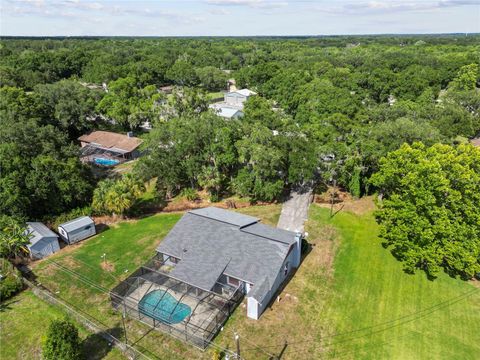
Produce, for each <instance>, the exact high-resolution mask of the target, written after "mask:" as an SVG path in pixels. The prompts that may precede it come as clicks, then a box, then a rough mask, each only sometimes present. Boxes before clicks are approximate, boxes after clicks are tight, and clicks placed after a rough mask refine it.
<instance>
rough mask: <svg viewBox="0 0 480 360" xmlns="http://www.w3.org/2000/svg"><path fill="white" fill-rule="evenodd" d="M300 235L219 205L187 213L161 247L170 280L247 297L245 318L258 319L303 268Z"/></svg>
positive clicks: (159, 250) (210, 290)
mask: <svg viewBox="0 0 480 360" xmlns="http://www.w3.org/2000/svg"><path fill="white" fill-rule="evenodd" d="M301 241H302V236H301V234H300V233H294V232H291V231H286V230H282V229H278V228H275V227H271V226H267V225H264V224H261V223H260V222H259V219H258V218H255V217H252V216H248V215H243V214H239V213H236V212H233V211H228V210H223V209H219V208H215V207H210V208H205V209H198V210H192V211H189V212H187V213H186V214H185V215H184V216H183V217H182V218H181V219H180V220H179V221H178V222H177V224H176V225H175V226H174V227H173V229H172V230H171V231H170V233H169V234H168V235H167V236H166V238H165V239H164V240H163V241H162V242H161V244H160V245H159V246H158V247H157V252H158V255H159V257H160V258H161V259H162V260H163V261H165V262H168V264H169V265H170V266H171V267H172V270H171V271H170V272H169V276H170V277H172V278H174V279H176V280H178V281H181V282H183V283H186V284H188V285H191V286H193V287H195V288H198V289H201V290H203V291H206V292H213V291H215V286H216V284H218V283H226V284H228V285H231V286H234V287H237V288H239V289H241V291H242V292H243V293H244V294H245V296H246V297H247V316H248V317H249V318H252V319H258V318H259V317H260V315H261V314H262V313H263V311H264V310H265V308H266V307H267V305H268V304H269V303H270V301H271V300H272V298H273V297H274V295H275V294H276V293H277V291H278V289H279V288H280V286H281V285H282V284H283V282H284V281H285V280H286V279H287V278H288V275H289V274H290V272H291V271H292V269H295V268H297V267H298V266H299V265H300V257H301Z"/></svg>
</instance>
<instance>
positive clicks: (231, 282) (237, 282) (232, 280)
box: [227, 276, 240, 286]
mask: <svg viewBox="0 0 480 360" xmlns="http://www.w3.org/2000/svg"><path fill="white" fill-rule="evenodd" d="M227 282H228V284H229V285H232V286H238V285H240V280H238V279H235V278H232V277H230V276H229V277H227Z"/></svg>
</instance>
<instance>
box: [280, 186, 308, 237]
mask: <svg viewBox="0 0 480 360" xmlns="http://www.w3.org/2000/svg"><path fill="white" fill-rule="evenodd" d="M312 199H313V194H312V189H311V188H306V189H299V190H295V191H292V192H291V193H290V197H289V198H288V200H287V201H285V202H284V203H283V206H282V213H281V214H280V219H279V220H278V224H277V227H278V228H280V229H284V230H290V231H295V232H301V233H303V232H304V228H303V223H304V222H305V220H307V217H308V207H309V206H310V203H311V202H312Z"/></svg>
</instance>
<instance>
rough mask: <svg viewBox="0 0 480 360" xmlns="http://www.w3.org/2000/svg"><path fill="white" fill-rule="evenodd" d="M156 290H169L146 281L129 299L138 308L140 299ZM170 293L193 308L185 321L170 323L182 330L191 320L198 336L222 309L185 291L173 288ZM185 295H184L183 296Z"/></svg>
mask: <svg viewBox="0 0 480 360" xmlns="http://www.w3.org/2000/svg"><path fill="white" fill-rule="evenodd" d="M154 290H164V291H167V290H168V288H167V287H165V286H162V285H159V284H153V285H152V284H148V283H145V284H143V285H142V286H140V287H139V288H137V289H135V291H133V292H132V293H131V294H130V295H129V296H128V300H129V303H131V302H133V303H135V304H136V307H137V309H138V303H139V302H140V300H141V299H142V298H143V297H144V296H145V295H146V294H147V293H150V292H152V291H154ZM168 293H169V294H170V295H172V296H173V297H174V298H175V299H176V300H177V301H178V300H180V299H181V302H182V303H183V304H186V305H188V306H189V307H190V308H191V309H192V314H191V315H190V316H189V317H187V318H185V320H184V321H182V322H179V323H176V324H169V325H170V326H172V327H176V328H177V329H178V330H180V331H184V330H185V323H186V322H187V321H190V322H189V324H191V325H193V326H196V327H198V330H197V332H198V334H196V335H198V336H203V334H202V333H201V332H203V330H202V329H203V327H204V326H205V325H206V324H208V323H209V322H210V321H211V320H212V319H214V318H215V316H216V315H217V314H219V313H220V311H219V310H218V309H217V308H216V307H213V306H211V305H209V304H208V303H207V302H199V301H198V299H196V298H194V297H191V296H188V295H185V293H182V292H178V291H174V290H172V289H170V290H168ZM182 296H183V297H182Z"/></svg>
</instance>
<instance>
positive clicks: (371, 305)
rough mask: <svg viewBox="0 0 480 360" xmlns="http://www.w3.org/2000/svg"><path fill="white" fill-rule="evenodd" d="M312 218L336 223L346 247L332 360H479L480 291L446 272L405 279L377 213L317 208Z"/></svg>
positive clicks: (333, 305) (332, 310)
mask: <svg viewBox="0 0 480 360" xmlns="http://www.w3.org/2000/svg"><path fill="white" fill-rule="evenodd" d="M311 217H312V218H315V219H319V220H320V222H321V223H323V224H326V225H330V224H331V225H333V226H334V227H335V228H336V229H337V230H338V234H339V236H340V242H341V246H340V247H339V251H338V253H337V256H336V259H335V263H334V268H335V273H334V274H335V276H334V279H335V280H334V284H333V288H332V290H333V291H332V294H334V296H332V297H331V299H330V301H329V304H328V309H329V317H331V318H332V320H333V322H334V324H335V333H336V334H344V335H341V336H335V337H333V338H330V339H325V341H324V343H327V344H328V343H331V344H332V346H331V348H332V351H333V352H332V357H333V358H335V359H337V358H342V359H463V360H467V359H471V360H473V359H478V358H479V354H480V289H479V288H478V287H474V286H473V285H472V284H470V283H467V282H464V281H461V280H457V279H452V278H450V277H448V276H447V275H445V274H442V275H441V276H439V277H438V279H436V280H434V281H429V280H427V278H426V276H425V275H424V274H423V273H418V274H415V275H409V274H405V273H404V272H403V271H402V266H401V263H399V262H398V261H397V260H395V258H394V257H393V256H392V255H391V254H390V252H389V251H388V250H385V249H384V248H383V247H382V246H381V241H380V239H379V238H378V237H377V233H378V226H377V224H376V222H375V220H374V218H373V216H372V214H371V213H367V214H364V215H361V216H358V215H355V214H352V213H347V212H343V213H339V214H337V216H335V217H334V218H333V220H330V219H329V216H328V210H326V209H321V208H319V207H317V206H312V208H311Z"/></svg>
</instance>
